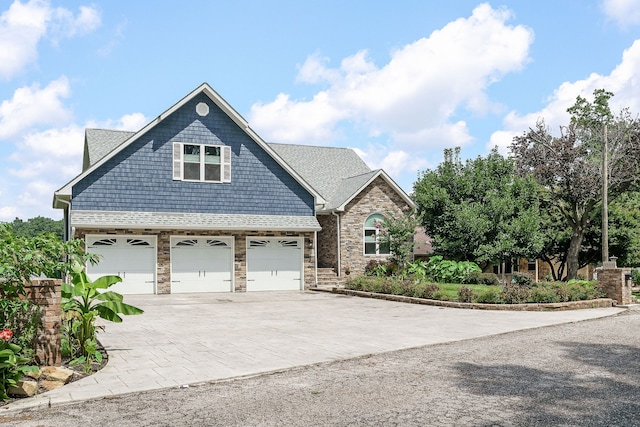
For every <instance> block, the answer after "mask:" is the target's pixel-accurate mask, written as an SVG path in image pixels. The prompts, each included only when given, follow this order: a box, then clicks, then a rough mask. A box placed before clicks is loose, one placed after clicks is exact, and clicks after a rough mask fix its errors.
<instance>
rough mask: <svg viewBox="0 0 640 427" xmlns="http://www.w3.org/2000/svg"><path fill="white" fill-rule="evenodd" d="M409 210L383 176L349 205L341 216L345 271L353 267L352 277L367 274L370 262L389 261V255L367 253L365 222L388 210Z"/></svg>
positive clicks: (343, 265) (343, 267)
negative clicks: (374, 260)
mask: <svg viewBox="0 0 640 427" xmlns="http://www.w3.org/2000/svg"><path fill="white" fill-rule="evenodd" d="M405 207H407V203H406V202H405V201H404V199H403V198H402V197H401V196H400V195H399V194H398V193H396V191H395V190H394V189H393V188H391V186H389V184H387V182H386V181H385V180H384V179H382V178H381V177H378V178H376V179H375V180H373V182H372V183H371V184H369V185H368V186H367V187H366V188H365V189H364V190H362V191H361V192H360V194H358V196H356V197H355V198H354V199H353V200H352V201H351V202H349V203H348V204H347V206H346V208H345V210H344V212H342V213H341V214H340V238H341V240H342V241H341V252H342V263H341V265H342V270H343V271H344V269H345V268H346V267H349V268H350V269H351V272H352V274H359V273H363V272H364V268H365V266H366V265H367V263H368V262H369V261H370V260H372V259H378V260H386V259H387V258H389V255H365V254H364V231H363V230H364V228H363V227H364V222H365V221H366V219H367V218H368V217H369V215H371V214H374V213H380V214H383V215H384V214H385V213H386V212H387V211H400V210H401V209H403V208H405ZM342 273H343V272H341V275H342Z"/></svg>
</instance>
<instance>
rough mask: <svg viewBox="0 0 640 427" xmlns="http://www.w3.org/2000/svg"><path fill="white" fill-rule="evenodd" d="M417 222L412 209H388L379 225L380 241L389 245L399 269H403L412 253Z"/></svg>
mask: <svg viewBox="0 0 640 427" xmlns="http://www.w3.org/2000/svg"><path fill="white" fill-rule="evenodd" d="M419 224H420V221H419V220H418V218H417V217H416V213H415V212H413V211H402V212H390V211H389V212H387V213H386V214H385V216H384V220H383V221H382V224H381V225H380V243H381V244H383V245H388V246H389V251H390V252H391V254H392V255H393V260H394V261H395V262H396V264H397V265H398V270H399V271H404V269H405V267H406V266H407V263H408V262H409V257H410V256H411V254H412V253H413V247H414V237H415V235H416V227H417V226H418V225H419Z"/></svg>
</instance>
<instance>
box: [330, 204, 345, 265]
mask: <svg viewBox="0 0 640 427" xmlns="http://www.w3.org/2000/svg"><path fill="white" fill-rule="evenodd" d="M331 213H332V214H333V216H335V217H336V235H337V236H336V237H337V239H338V241H337V242H336V243H337V248H338V271H337V272H336V273H337V274H338V277H342V274H341V271H342V262H341V258H342V254H341V252H340V214H337V213H336V211H331Z"/></svg>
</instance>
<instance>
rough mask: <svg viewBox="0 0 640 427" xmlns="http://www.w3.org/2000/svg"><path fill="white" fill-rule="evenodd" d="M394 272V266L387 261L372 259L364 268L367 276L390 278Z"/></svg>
mask: <svg viewBox="0 0 640 427" xmlns="http://www.w3.org/2000/svg"><path fill="white" fill-rule="evenodd" d="M395 270H396V265H395V264H394V263H392V262H389V261H382V260H376V259H372V260H371V261H369V262H368V263H367V265H366V266H365V267H364V274H365V275H367V276H376V277H386V276H391V275H392V274H393V272H394V271H395Z"/></svg>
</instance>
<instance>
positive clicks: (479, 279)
mask: <svg viewBox="0 0 640 427" xmlns="http://www.w3.org/2000/svg"><path fill="white" fill-rule="evenodd" d="M462 283H464V284H466V285H489V286H498V285H499V284H500V280H499V279H498V276H496V275H495V274H494V273H483V272H481V271H472V272H470V273H469V274H467V276H466V277H465V278H464V280H463V281H462Z"/></svg>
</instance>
